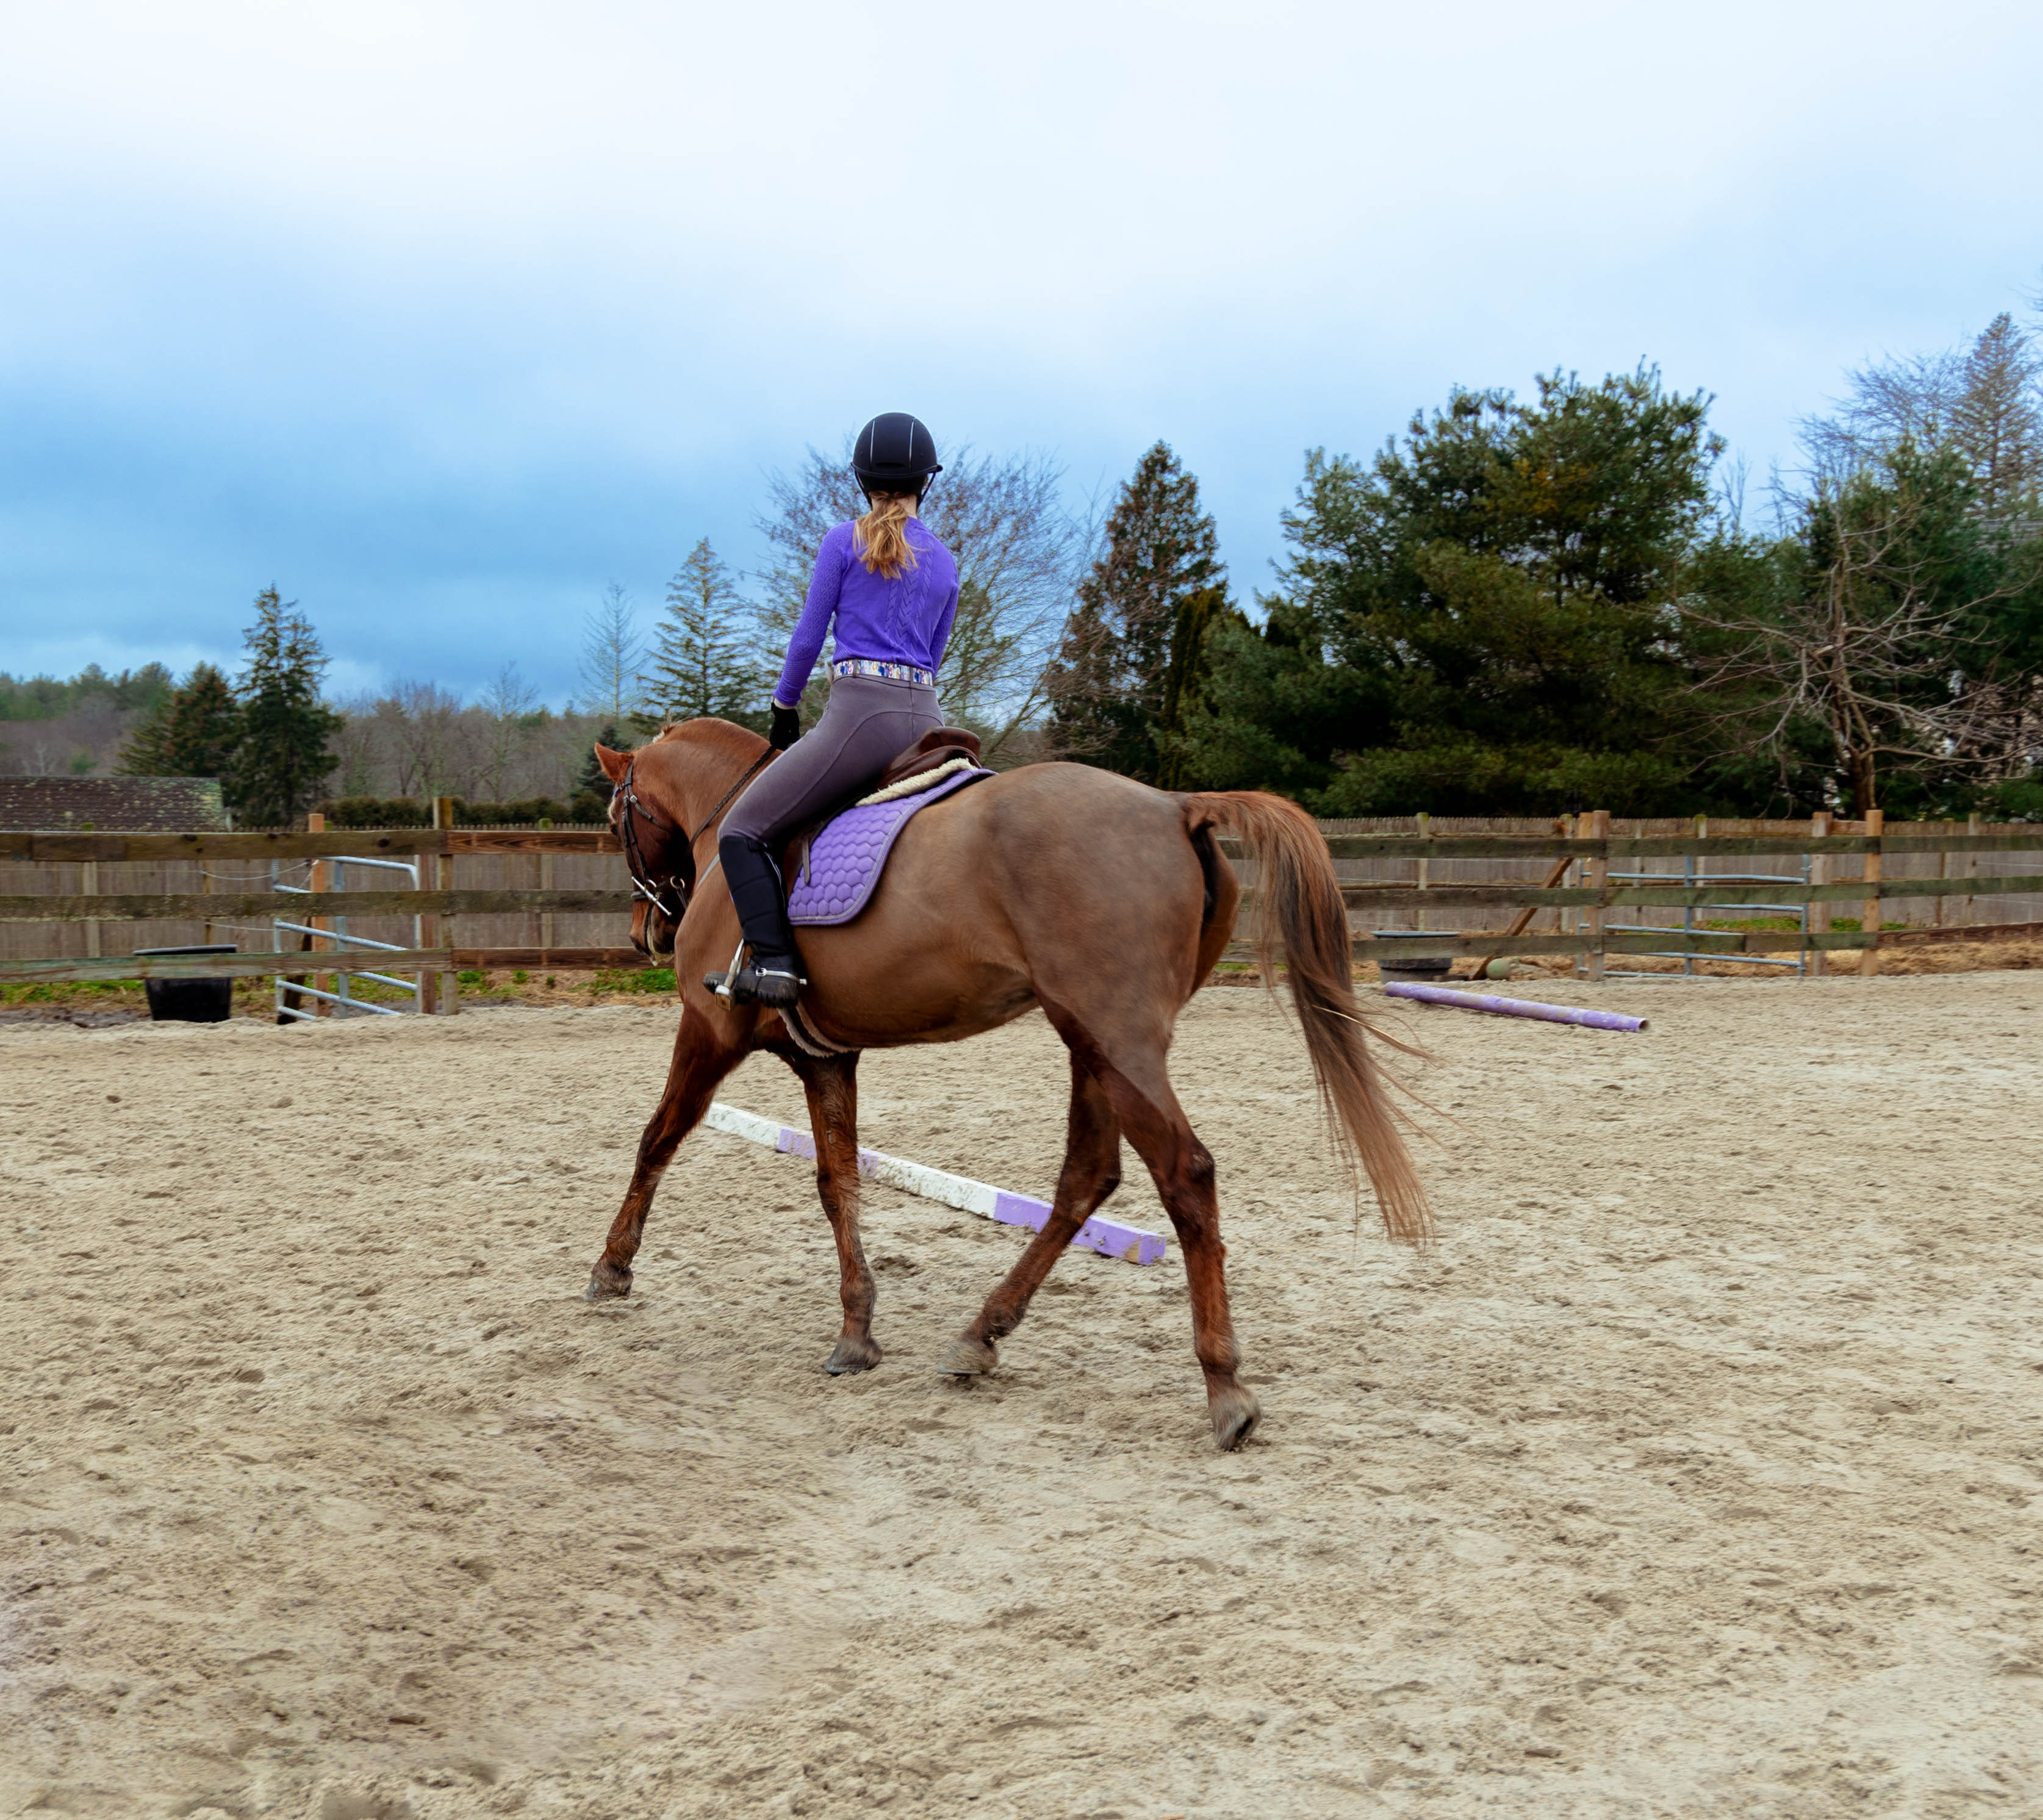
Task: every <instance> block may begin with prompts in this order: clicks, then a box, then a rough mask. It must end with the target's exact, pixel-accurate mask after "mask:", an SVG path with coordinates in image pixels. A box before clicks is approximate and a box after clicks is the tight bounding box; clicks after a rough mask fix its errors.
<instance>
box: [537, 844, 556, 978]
mask: <svg viewBox="0 0 2043 1820" xmlns="http://www.w3.org/2000/svg"><path fill="white" fill-rule="evenodd" d="M553 888H554V856H553V854H552V853H551V852H550V851H547V852H543V853H541V854H540V855H539V889H540V890H541V891H551V890H552V889H553ZM553 946H554V913H553V912H552V911H551V910H546V911H544V912H542V914H541V915H540V918H539V965H540V967H542V969H543V968H544V967H546V965H547V960H546V956H547V955H548V954H550V952H552V951H553Z"/></svg>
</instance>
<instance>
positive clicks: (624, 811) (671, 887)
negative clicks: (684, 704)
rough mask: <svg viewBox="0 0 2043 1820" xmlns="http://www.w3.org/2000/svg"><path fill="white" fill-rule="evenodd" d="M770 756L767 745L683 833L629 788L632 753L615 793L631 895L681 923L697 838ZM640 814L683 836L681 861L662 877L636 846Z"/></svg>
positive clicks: (659, 827)
mask: <svg viewBox="0 0 2043 1820" xmlns="http://www.w3.org/2000/svg"><path fill="white" fill-rule="evenodd" d="M772 756H773V749H772V747H771V746H769V747H768V748H767V749H766V750H765V751H764V752H762V753H760V755H759V756H758V757H757V758H755V759H754V760H753V761H752V763H751V764H750V765H749V767H747V768H746V772H745V775H744V776H742V777H741V778H739V779H738V781H737V782H736V783H735V784H732V785H731V787H730V788H729V789H728V790H726V791H724V793H723V799H722V800H721V801H719V803H718V804H717V806H716V807H715V808H714V809H712V810H710V812H709V814H707V815H706V816H705V817H704V818H703V821H702V822H701V824H700V826H698V827H697V828H696V831H695V832H694V833H692V834H684V833H682V830H681V828H680V824H679V823H678V822H669V821H667V820H665V818H662V817H661V816H658V815H656V814H654V813H653V811H652V810H650V808H648V807H646V803H645V802H644V800H643V799H642V798H641V797H640V796H639V795H638V791H635V790H634V789H633V788H632V787H631V773H632V772H633V770H634V768H636V766H637V764H638V755H637V754H636V753H634V754H633V755H632V759H631V764H627V765H626V766H625V768H624V775H623V777H622V778H620V779H619V780H618V785H617V794H618V795H619V798H620V799H621V803H620V805H619V815H618V818H617V839H618V844H619V845H620V846H622V847H623V849H624V865H625V869H626V870H627V872H630V873H631V895H632V896H633V897H634V898H642V899H644V900H645V901H646V902H647V903H649V904H650V905H651V906H653V908H654V909H655V910H657V911H658V912H659V913H660V914H661V915H662V916H663V917H665V918H667V920H668V921H669V922H671V923H673V925H675V926H676V927H677V928H678V927H679V926H680V921H681V918H683V917H684V916H686V915H687V914H688V894H689V893H690V892H692V891H694V889H695V888H696V841H700V839H701V838H702V837H703V835H705V834H707V833H708V832H709V831H710V830H711V829H712V828H713V827H715V826H716V824H717V822H718V821H719V819H720V818H722V816H723V812H724V810H726V809H728V808H729V807H730V804H731V799H733V798H734V797H735V796H736V795H738V791H741V790H742V789H743V788H744V787H746V784H749V783H750V782H751V781H752V780H753V778H754V777H755V776H757V775H758V774H759V772H760V770H761V768H762V767H764V765H765V763H766V761H767V760H768V759H769V758H771V757H772ZM640 815H642V816H644V817H645V818H646V825H647V826H649V827H651V828H656V829H657V830H660V832H661V833H664V834H680V835H681V837H682V838H681V849H680V864H679V865H678V866H677V868H675V869H674V870H673V871H672V872H669V873H668V874H667V875H666V876H665V877H664V878H657V879H656V878H654V876H653V874H652V871H651V868H650V867H648V866H647V865H646V856H645V854H644V853H643V851H642V849H640V847H639V845H638V823H637V822H636V821H635V820H634V818H635V817H637V816H640ZM669 896H671V897H672V898H673V900H674V901H673V902H672V903H669V902H668V901H667V899H668V898H669Z"/></svg>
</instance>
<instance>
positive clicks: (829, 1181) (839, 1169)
mask: <svg viewBox="0 0 2043 1820" xmlns="http://www.w3.org/2000/svg"><path fill="white" fill-rule="evenodd" d="M773 1048H774V1053H775V1054H776V1055H778V1056H780V1057H781V1058H782V1059H784V1061H785V1062H786V1063H788V1066H789V1067H792V1069H793V1070H794V1071H795V1073H796V1074H797V1075H800V1076H801V1079H802V1086H803V1090H804V1091H805V1092H806V1093H807V1095H808V1099H809V1128H810V1129H811V1131H812V1132H814V1133H815V1140H816V1194H817V1197H818V1198H819V1199H820V1200H821V1201H822V1204H823V1217H825V1218H826V1220H829V1221H830V1232H831V1235H832V1236H834V1238H835V1239H836V1240H837V1269H838V1300H839V1301H841V1303H842V1304H843V1305H844V1326H843V1328H842V1330H841V1331H840V1332H839V1333H838V1340H837V1346H836V1347H835V1349H834V1351H832V1352H831V1354H830V1357H829V1358H826V1359H825V1360H824V1361H823V1370H826V1371H827V1372H828V1373H830V1375H831V1376H832V1377H842V1376H844V1375H845V1373H847V1372H852V1371H870V1370H872V1368H873V1366H876V1365H877V1364H878V1363H879V1362H880V1347H879V1343H878V1342H876V1340H875V1339H873V1337H872V1304H873V1299H874V1298H873V1287H872V1270H871V1269H870V1268H869V1267H868V1265H867V1263H866V1262H865V1247H864V1245H863V1244H862V1243H861V1242H860V1240H859V1236H858V1205H859V1191H858V1056H857V1054H856V1053H855V1052H854V1053H853V1054H851V1055H848V1056H827V1057H823V1058H818V1057H816V1056H809V1055H805V1054H803V1052H802V1051H800V1050H799V1049H796V1048H793V1047H792V1046H788V1047H782V1046H781V1045H780V1044H775V1045H774V1046H773Z"/></svg>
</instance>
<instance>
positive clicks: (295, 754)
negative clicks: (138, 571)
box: [225, 586, 340, 827]
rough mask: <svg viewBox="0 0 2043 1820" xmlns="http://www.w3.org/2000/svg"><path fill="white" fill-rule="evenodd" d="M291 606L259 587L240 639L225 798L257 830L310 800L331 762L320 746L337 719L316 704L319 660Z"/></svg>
mask: <svg viewBox="0 0 2043 1820" xmlns="http://www.w3.org/2000/svg"><path fill="white" fill-rule="evenodd" d="M296 609H297V602H296V601H294V600H293V601H286V600H281V599H279V598H278V593H277V590H276V588H274V586H272V587H270V588H265V589H264V590H263V592H262V593H260V594H259V595H257V596H256V597H255V624H254V625H252V626H250V627H249V628H248V630H247V634H246V635H245V636H246V642H247V648H248V662H247V667H246V668H245V669H243V671H242V672H241V677H240V683H239V684H238V685H237V690H236V692H237V693H238V695H239V696H240V703H241V718H242V730H241V740H240V745H238V746H237V747H236V749H235V753H234V757H233V762H232V765H231V766H230V768H229V770H228V776H227V778H226V780H225V782H226V784H227V792H226V794H227V798H228V803H230V805H231V806H232V807H233V809H234V810H235V811H236V813H237V814H239V815H240V817H241V818H242V819H243V821H244V822H249V823H251V824H253V825H254V826H259V827H279V826H283V825H284V824H286V823H287V822H289V821H290V820H291V819H292V818H293V817H294V816H295V815H297V814H298V813H299V811H300V810H302V809H305V808H306V807H309V805H310V804H312V803H314V802H316V801H317V800H318V798H319V795H320V784H321V783H322V782H323V781H324V779H325V778H326V776H328V773H329V772H332V770H333V768H334V767H335V764H336V763H337V762H338V761H336V759H335V757H334V755H333V754H332V753H331V752H329V751H328V749H327V747H328V742H329V741H331V740H332V738H333V737H334V735H335V734H336V733H337V732H339V730H340V716H339V715H337V714H335V712H334V711H332V709H331V708H329V707H327V706H326V705H325V704H324V703H323V702H321V701H320V676H321V674H322V673H323V672H324V670H325V669H326V664H327V660H326V654H325V653H324V651H322V650H321V649H320V642H319V639H318V638H317V636H316V634H314V632H313V630H312V623H311V622H310V621H309V620H308V619H306V618H305V616H304V615H302V614H301V613H299V612H298V611H297V610H296Z"/></svg>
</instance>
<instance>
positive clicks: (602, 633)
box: [581, 581, 646, 722]
mask: <svg viewBox="0 0 2043 1820" xmlns="http://www.w3.org/2000/svg"><path fill="white" fill-rule="evenodd" d="M645 656H646V647H645V646H644V644H643V643H642V642H641V641H640V639H639V637H638V612H637V610H636V609H635V608H634V607H633V606H632V604H631V592H630V591H629V590H628V589H627V588H626V587H625V585H624V584H623V582H621V581H613V582H611V584H610V585H609V586H608V588H604V591H603V604H602V605H601V606H600V607H596V608H595V609H593V610H592V611H591V612H590V613H589V614H588V616H587V617H586V618H585V619H583V621H582V629H581V685H582V696H581V710H582V712H583V713H585V714H592V715H602V716H603V718H604V719H605V720H606V721H612V722H615V721H621V720H622V719H623V718H624V717H625V716H626V715H628V714H630V713H631V711H632V710H633V709H634V707H637V705H638V666H639V665H640V663H641V662H642V661H643V660H644V658H645Z"/></svg>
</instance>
